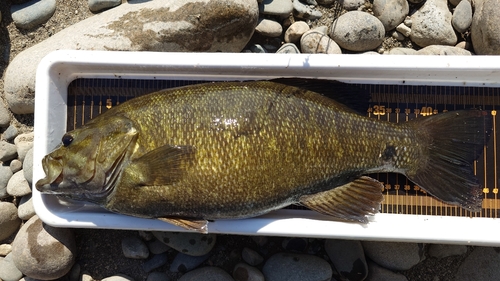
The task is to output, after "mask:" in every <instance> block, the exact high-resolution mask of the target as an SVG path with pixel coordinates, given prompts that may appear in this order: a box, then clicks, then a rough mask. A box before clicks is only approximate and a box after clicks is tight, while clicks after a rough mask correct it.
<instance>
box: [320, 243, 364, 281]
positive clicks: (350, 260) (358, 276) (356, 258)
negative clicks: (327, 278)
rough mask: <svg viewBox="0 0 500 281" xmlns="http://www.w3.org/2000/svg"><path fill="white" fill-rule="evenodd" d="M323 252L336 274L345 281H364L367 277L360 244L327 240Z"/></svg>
mask: <svg viewBox="0 0 500 281" xmlns="http://www.w3.org/2000/svg"><path fill="white" fill-rule="evenodd" d="M325 251H326V253H327V254H328V257H330V260H331V261H332V264H333V266H334V267H335V269H336V270H337V272H338V273H339V274H340V275H341V276H342V277H344V278H345V279H346V280H349V281H354V280H364V279H365V278H366V276H367V275H368V265H367V264H366V259H365V254H364V252H363V246H362V245H361V242H359V241H354V240H337V239H327V240H326V241H325Z"/></svg>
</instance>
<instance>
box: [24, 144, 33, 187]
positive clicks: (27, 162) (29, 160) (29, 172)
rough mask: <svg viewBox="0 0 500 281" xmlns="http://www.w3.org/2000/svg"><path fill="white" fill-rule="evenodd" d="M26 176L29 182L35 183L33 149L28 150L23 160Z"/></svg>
mask: <svg viewBox="0 0 500 281" xmlns="http://www.w3.org/2000/svg"><path fill="white" fill-rule="evenodd" d="M23 174H24V178H25V179H26V180H27V181H28V183H29V184H32V183H33V149H30V150H28V152H27V153H26V157H25V158H24V161H23Z"/></svg>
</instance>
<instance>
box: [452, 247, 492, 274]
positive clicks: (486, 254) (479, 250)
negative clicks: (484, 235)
mask: <svg viewBox="0 0 500 281" xmlns="http://www.w3.org/2000/svg"><path fill="white" fill-rule="evenodd" d="M499 264H500V251H499V250H498V248H494V247H475V248H474V250H472V252H471V253H470V255H468V256H467V258H466V259H465V260H464V261H463V263H462V264H461V265H460V267H459V268H458V270H457V273H456V274H455V281H475V280H498V277H499V276H500V266H498V265H499Z"/></svg>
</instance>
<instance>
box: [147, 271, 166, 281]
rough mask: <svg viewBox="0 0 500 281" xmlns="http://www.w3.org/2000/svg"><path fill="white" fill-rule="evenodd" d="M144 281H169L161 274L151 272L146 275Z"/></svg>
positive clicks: (164, 274)
mask: <svg viewBox="0 0 500 281" xmlns="http://www.w3.org/2000/svg"><path fill="white" fill-rule="evenodd" d="M146 281H170V278H168V275H167V274H166V273H163V272H151V273H149V274H148V278H146Z"/></svg>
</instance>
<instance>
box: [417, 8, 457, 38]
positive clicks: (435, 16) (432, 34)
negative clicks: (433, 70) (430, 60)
mask: <svg viewBox="0 0 500 281" xmlns="http://www.w3.org/2000/svg"><path fill="white" fill-rule="evenodd" d="M451 17H452V15H451V12H450V11H449V9H448V1H447V0H427V1H426V2H425V3H424V4H423V5H422V7H420V9H418V10H417V11H416V12H415V13H414V14H413V15H412V16H411V21H412V25H411V34H410V39H411V40H412V41H413V42H415V44H417V45H419V46H420V47H426V46H429V45H455V44H456V43H457V35H456V34H455V30H454V29H453V27H452V25H451Z"/></svg>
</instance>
